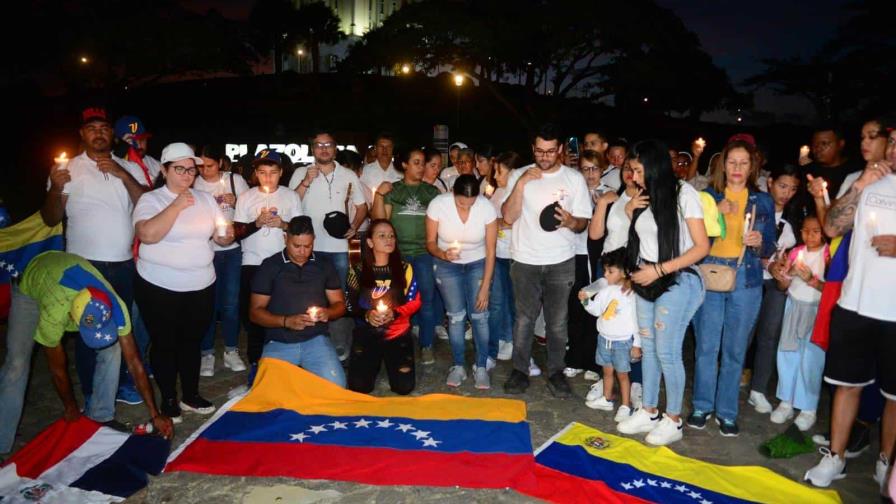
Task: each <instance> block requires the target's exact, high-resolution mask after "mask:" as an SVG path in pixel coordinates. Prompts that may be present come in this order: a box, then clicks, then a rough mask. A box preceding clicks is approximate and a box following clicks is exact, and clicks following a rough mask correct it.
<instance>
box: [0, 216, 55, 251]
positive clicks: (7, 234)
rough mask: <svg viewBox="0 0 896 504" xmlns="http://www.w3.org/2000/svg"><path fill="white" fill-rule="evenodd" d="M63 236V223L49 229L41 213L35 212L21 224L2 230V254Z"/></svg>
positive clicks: (0, 244)
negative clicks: (53, 237)
mask: <svg viewBox="0 0 896 504" xmlns="http://www.w3.org/2000/svg"><path fill="white" fill-rule="evenodd" d="M61 234H62V223H59V224H56V225H55V226H53V227H49V226H47V225H46V224H44V220H43V219H42V218H41V216H40V212H35V213H33V214H31V216H29V217H28V218H27V219H25V220H23V221H21V222H17V223H15V224H13V225H12V226H9V227H6V228H3V229H0V252H8V251H10V250H15V249H17V248H19V247H22V246H24V245H27V244H29V243H36V242H39V241H41V240H46V239H47V238H50V237H51V236H55V235H61Z"/></svg>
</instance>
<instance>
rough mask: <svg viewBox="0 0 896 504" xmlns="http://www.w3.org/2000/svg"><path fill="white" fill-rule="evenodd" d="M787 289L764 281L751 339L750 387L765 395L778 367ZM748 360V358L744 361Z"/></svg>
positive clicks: (771, 281) (769, 281) (770, 281)
mask: <svg viewBox="0 0 896 504" xmlns="http://www.w3.org/2000/svg"><path fill="white" fill-rule="evenodd" d="M786 302H787V292H786V291H782V290H780V289H778V286H777V284H776V282H775V280H766V281H765V282H764V283H763V285H762V305H761V306H760V308H759V319H758V320H757V321H756V329H755V334H754V338H753V346H754V347H755V350H754V351H755V354H754V356H753V361H752V362H753V380H752V382H751V383H750V390H755V391H756V392H761V393H763V394H765V393H766V392H767V391H768V382H769V381H770V380H771V378H772V373H773V372H774V371H775V369H776V367H777V358H776V356H777V354H778V340H779V339H780V338H781V325H782V324H783V322H784V305H785V304H786ZM747 362H749V361H747Z"/></svg>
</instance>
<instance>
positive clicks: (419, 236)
mask: <svg viewBox="0 0 896 504" xmlns="http://www.w3.org/2000/svg"><path fill="white" fill-rule="evenodd" d="M438 195H439V190H438V189H436V187H435V186H433V185H430V184H427V183H426V182H420V183H419V184H417V185H413V186H412V185H407V184H405V183H404V181H403V180H401V181H398V182H395V183H394V184H392V191H390V192H389V194H387V195H386V198H385V200H384V202H385V203H386V204H387V205H391V206H392V217H391V219H390V220H391V221H392V226H394V227H395V234H396V235H398V246H399V248H400V249H401V253H402V254H404V255H408V256H414V255H419V254H423V253H425V252H426V207H427V206H429V202H430V201H432V200H433V198H435V197H436V196H438Z"/></svg>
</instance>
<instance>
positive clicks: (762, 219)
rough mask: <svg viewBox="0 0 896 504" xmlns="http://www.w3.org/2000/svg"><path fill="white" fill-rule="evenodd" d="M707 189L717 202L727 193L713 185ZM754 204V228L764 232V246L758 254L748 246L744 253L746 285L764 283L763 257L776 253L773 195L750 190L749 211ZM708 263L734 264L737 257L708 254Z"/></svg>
mask: <svg viewBox="0 0 896 504" xmlns="http://www.w3.org/2000/svg"><path fill="white" fill-rule="evenodd" d="M705 191H706V192H707V193H708V194H709V195H711V196H712V197H713V199H714V200H716V203H718V202H720V201H722V200H723V199H725V194H724V193H722V194H719V193H717V192H716V191H715V190H714V189H713V188H712V187H707V188H706V189H705ZM753 205H756V215H754V216H753V218H754V221H753V222H754V224H753V230H754V231H759V232H760V233H762V247H761V248H760V250H759V253H758V254H757V253H756V251H755V249H753V248H752V247H747V250H746V252H745V253H744V260H743V264H742V266H741V267H742V268H743V269H745V270H746V275H747V277H746V279H745V280H746V286H747V287H748V288H749V287H757V286H760V285H762V262H761V258H768V257H771V256H772V254H774V253H775V248H776V244H775V241H776V240H775V234H776V232H775V202H774V201H773V200H772V197H771V196H769V195H768V194H766V193H764V192H756V191H753V190H750V195H749V196H747V211H748V212H749V211H750V209H751V208H753ZM703 262H704V263H708V264H727V265H729V266H734V265H736V264H737V259H728V258H722V257H714V256H711V255H710V256H706V258H705V259H704V260H703Z"/></svg>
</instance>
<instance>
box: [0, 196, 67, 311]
mask: <svg viewBox="0 0 896 504" xmlns="http://www.w3.org/2000/svg"><path fill="white" fill-rule="evenodd" d="M62 245H63V243H62V224H57V225H55V226H53V227H49V226H47V225H46V224H44V221H43V219H42V218H41V216H40V212H36V213H34V214H32V215H31V216H30V217H28V218H27V219H25V220H23V221H21V222H18V223H16V224H13V225H12V226H9V227H6V228H3V229H0V318H2V317H6V315H7V314H8V313H9V300H10V291H9V289H10V280H11V279H12V278H13V277H16V276H18V275H21V274H22V273H23V272H24V271H25V266H27V265H28V263H29V262H31V259H34V256H36V255H38V254H40V253H41V252H45V251H47V250H62Z"/></svg>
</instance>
